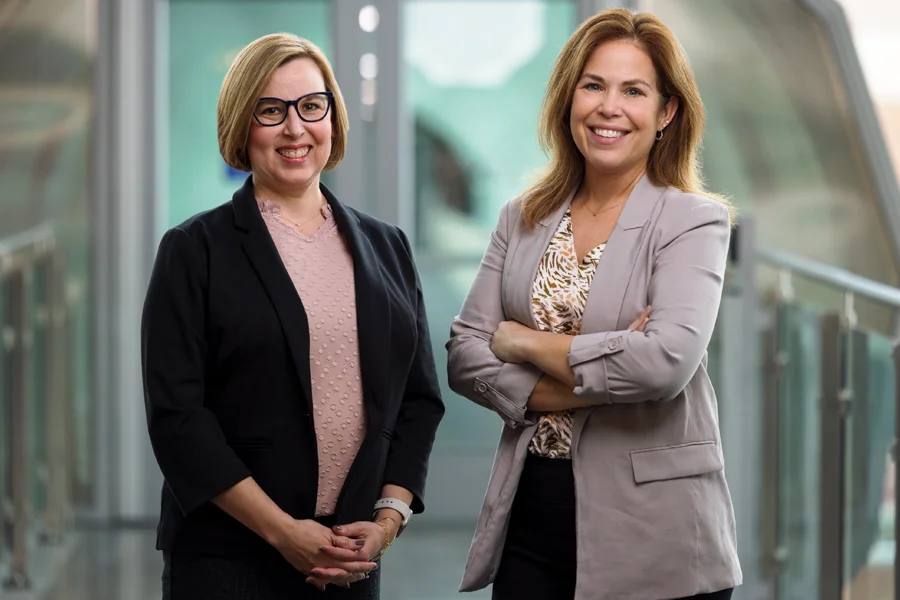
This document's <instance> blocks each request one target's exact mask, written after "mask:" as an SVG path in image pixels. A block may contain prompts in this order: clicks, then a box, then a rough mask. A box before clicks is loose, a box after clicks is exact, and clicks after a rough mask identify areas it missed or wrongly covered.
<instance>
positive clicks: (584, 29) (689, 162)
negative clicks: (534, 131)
mask: <svg viewBox="0 0 900 600" xmlns="http://www.w3.org/2000/svg"><path fill="white" fill-rule="evenodd" d="M618 40H632V41H634V43H635V44H636V45H637V46H638V47H640V48H641V49H643V50H644V51H645V52H647V54H648V55H649V56H650V59H651V60H652V61H653V65H654V66H655V67H656V76H657V79H658V81H657V84H658V88H659V91H660V93H661V94H662V100H661V107H660V108H662V107H663V106H665V104H666V102H668V100H669V99H670V98H671V97H673V96H674V97H676V98H678V110H677V111H676V113H675V116H674V117H673V118H672V121H671V123H670V124H669V126H668V127H667V128H666V130H665V135H664V136H663V138H662V139H661V140H659V141H657V142H655V143H654V144H653V148H652V149H651V150H650V159H649V162H648V166H647V175H648V176H649V178H650V181H651V182H653V183H654V184H655V185H657V186H660V187H670V186H671V187H673V188H676V189H679V190H681V191H683V192H688V193H695V194H703V195H705V196H708V197H711V198H713V199H715V200H717V201H719V202H722V203H723V204H724V205H725V206H726V207H727V208H728V209H729V212H731V206H730V204H729V202H728V201H727V200H726V199H725V198H723V197H721V196H717V195H715V194H710V193H708V192H706V191H705V189H704V187H703V179H702V176H701V173H700V159H699V156H698V151H699V147H700V142H701V141H702V139H703V132H704V126H705V113H704V109H703V102H702V101H701V100H700V92H699V91H698V89H697V83H696V82H695V81H694V76H693V74H692V72H691V68H690V65H689V63H688V59H687V55H686V54H685V52H684V50H683V49H682V47H681V45H680V44H679V43H678V40H677V39H676V38H675V35H674V34H673V33H672V31H671V30H670V29H669V28H668V27H666V26H665V25H664V24H663V23H662V21H660V20H659V19H658V18H657V17H655V16H653V15H651V14H647V13H633V12H631V11H629V10H626V9H621V8H619V9H612V10H607V11H604V12H602V13H599V14H597V15H595V16H593V17H591V18H590V19H588V20H587V21H585V22H584V23H582V25H581V26H580V27H579V28H578V30H577V31H576V32H575V33H574V34H572V37H571V38H569V41H568V42H566V45H565V46H564V47H563V49H562V50H561V51H560V53H559V56H558V57H557V59H556V63H555V65H554V66H553V72H552V73H551V75H550V80H549V82H548V84H547V92H546V94H545V96H544V102H543V105H542V108H541V122H540V129H539V141H540V144H541V148H542V149H543V150H544V153H545V154H547V156H548V158H549V159H550V164H549V165H548V168H547V170H546V171H545V172H544V173H543V174H542V175H541V176H540V177H539V179H538V181H537V183H535V184H534V185H533V186H532V187H531V188H530V189H529V190H528V191H527V192H526V194H527V196H526V199H525V200H524V202H523V205H522V215H523V217H524V219H525V222H526V223H527V224H528V225H529V227H534V226H535V225H536V224H537V222H538V221H540V220H541V219H543V218H545V217H547V216H548V215H550V214H552V213H553V212H554V211H555V210H556V209H557V208H559V205H560V204H561V203H563V202H564V201H565V198H566V197H568V195H569V193H570V192H571V191H572V190H573V189H575V187H576V186H577V185H579V184H580V183H581V181H582V179H583V178H584V170H585V164H584V156H583V155H582V154H581V152H580V151H579V150H578V147H577V146H576V145H575V141H574V140H573V139H572V130H571V126H570V124H569V114H570V112H571V110H572V98H573V96H574V94H575V87H576V85H577V84H578V80H579V79H580V78H581V72H582V70H583V69H584V65H585V64H586V63H587V61H588V58H589V57H590V55H591V53H592V52H593V51H594V49H595V48H597V47H598V46H599V45H601V44H603V43H606V42H611V41H618Z"/></svg>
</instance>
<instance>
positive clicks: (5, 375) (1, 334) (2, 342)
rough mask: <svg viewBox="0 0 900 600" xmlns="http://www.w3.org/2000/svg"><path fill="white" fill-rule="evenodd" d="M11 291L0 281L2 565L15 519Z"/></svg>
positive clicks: (0, 504)
mask: <svg viewBox="0 0 900 600" xmlns="http://www.w3.org/2000/svg"><path fill="white" fill-rule="evenodd" d="M7 294H9V287H8V286H7V285H6V279H4V278H2V277H0V508H2V510H0V562H2V561H3V560H4V559H5V558H6V557H7V556H8V554H9V551H10V549H11V545H12V538H11V537H10V536H11V534H12V529H11V527H10V517H11V515H10V514H9V513H8V511H7V510H6V509H5V507H7V506H10V505H11V503H12V481H11V477H12V470H11V465H10V461H11V460H12V431H11V425H10V422H11V421H12V389H11V380H10V377H9V371H10V365H9V362H10V353H9V352H7V350H6V339H5V338H6V332H7V331H9V327H10V322H9V316H8V315H7V311H8V306H9V301H8V299H7Z"/></svg>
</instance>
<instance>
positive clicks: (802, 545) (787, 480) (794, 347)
mask: <svg viewBox="0 0 900 600" xmlns="http://www.w3.org/2000/svg"><path fill="white" fill-rule="evenodd" d="M779 311H780V312H779V315H780V316H779V319H780V321H779V331H778V335H779V340H778V345H779V347H780V348H781V349H782V351H783V352H784V356H785V357H786V358H787V363H786V366H785V368H784V373H783V377H782V378H781V383H780V389H779V390H778V397H779V399H780V402H779V405H778V409H779V415H778V421H779V427H778V436H779V442H778V446H779V450H780V453H779V454H780V455H779V468H778V471H779V473H778V488H779V492H780V493H779V498H778V505H779V510H778V532H779V533H778V545H779V547H780V548H781V551H782V555H783V556H784V557H785V562H784V563H783V564H782V566H781V571H780V573H779V575H780V576H779V577H778V579H777V582H778V583H777V586H778V589H777V596H776V597H777V598H778V599H779V600H809V598H817V597H818V584H819V449H820V447H821V435H820V431H819V423H820V417H819V403H820V398H821V356H820V354H821V350H820V347H821V342H820V336H819V316H818V315H817V314H816V313H813V312H811V311H809V310H806V309H803V308H800V307H796V306H788V305H782V306H781V307H780V308H779Z"/></svg>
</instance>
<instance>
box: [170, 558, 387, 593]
mask: <svg viewBox="0 0 900 600" xmlns="http://www.w3.org/2000/svg"><path fill="white" fill-rule="evenodd" d="M163 559H164V562H165V566H164V567H163V575H162V587H163V595H162V597H163V600H378V598H379V581H380V570H379V569H375V570H374V571H372V572H371V573H370V574H369V578H368V579H363V580H362V581H359V582H356V583H352V584H350V589H349V590H348V589H346V588H342V587H338V586H334V585H329V586H328V587H327V588H326V589H325V593H322V592H320V591H319V590H318V589H316V588H315V587H313V586H312V585H310V584H308V583H306V575H304V574H303V573H301V572H299V571H297V570H296V569H294V568H293V567H291V565H290V564H289V563H288V562H287V561H285V560H278V561H277V562H275V563H274V564H272V563H262V562H257V561H254V560H242V559H239V558H223V557H217V556H195V555H190V554H172V553H168V552H165V553H163Z"/></svg>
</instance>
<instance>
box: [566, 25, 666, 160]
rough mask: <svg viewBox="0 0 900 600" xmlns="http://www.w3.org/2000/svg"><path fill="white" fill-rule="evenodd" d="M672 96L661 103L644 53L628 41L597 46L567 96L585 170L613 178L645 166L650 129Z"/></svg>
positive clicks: (659, 122)
mask: <svg viewBox="0 0 900 600" xmlns="http://www.w3.org/2000/svg"><path fill="white" fill-rule="evenodd" d="M677 107H678V100H677V99H676V98H671V99H669V101H668V102H664V101H663V97H662V95H661V94H660V91H659V89H658V82H657V78H656V69H655V68H654V66H653V61H652V60H651V59H650V56H649V55H648V54H647V53H646V52H644V50H642V49H641V48H640V46H638V45H637V44H635V43H634V42H633V41H631V40H616V41H612V42H606V43H604V44H601V45H599V46H597V48H595V49H594V51H593V52H592V53H591V55H590V57H589V58H588V60H587V62H586V63H585V65H584V69H583V70H582V72H581V77H580V79H579V80H578V84H577V85H576V87H575V94H574V96H573V98H572V110H571V113H570V117H569V121H570V122H569V125H570V127H571V130H572V138H573V140H574V141H575V145H576V146H577V147H578V150H579V151H580V152H581V154H582V155H583V156H584V159H585V169H586V170H587V171H588V172H589V174H590V172H593V173H594V174H596V175H602V176H604V177H607V176H617V175H626V174H629V173H638V172H641V171H643V170H644V169H646V167H647V161H648V159H649V157H650V149H651V148H652V147H653V144H654V143H655V141H656V132H657V131H659V130H662V129H663V128H664V126H665V125H666V124H667V123H668V122H669V121H671V120H672V117H673V116H674V115H675V111H676V109H677Z"/></svg>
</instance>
